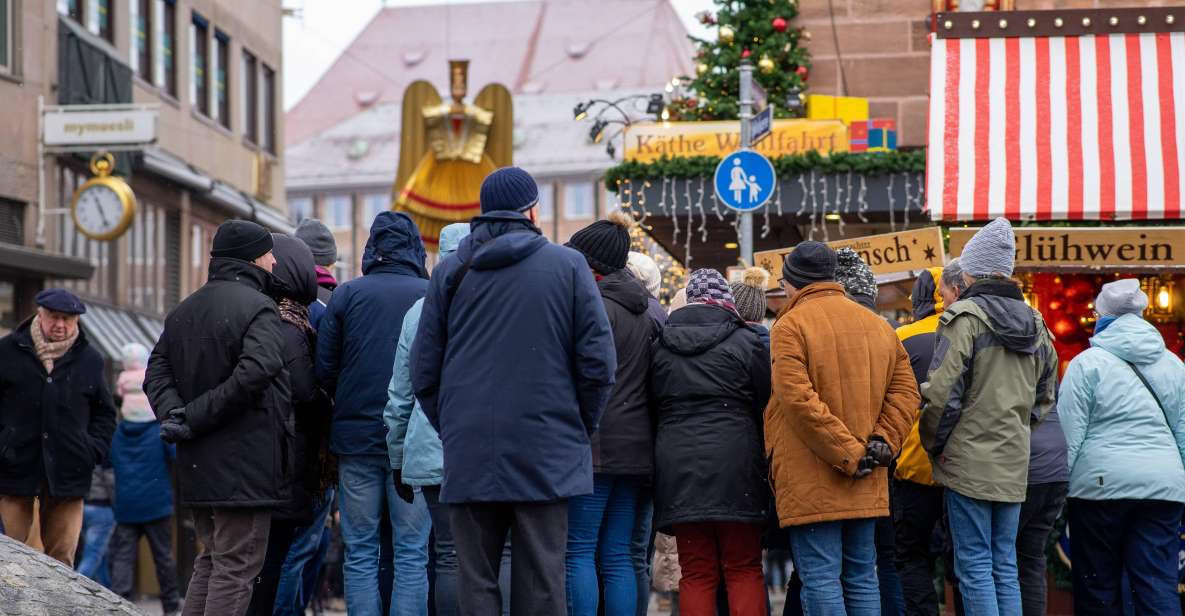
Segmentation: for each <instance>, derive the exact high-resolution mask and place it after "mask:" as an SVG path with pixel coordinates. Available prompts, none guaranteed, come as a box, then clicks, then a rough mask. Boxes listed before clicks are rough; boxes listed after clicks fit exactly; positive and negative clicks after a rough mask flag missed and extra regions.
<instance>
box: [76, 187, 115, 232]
mask: <svg viewBox="0 0 1185 616" xmlns="http://www.w3.org/2000/svg"><path fill="white" fill-rule="evenodd" d="M75 216H76V217H77V219H78V224H79V225H80V226H81V227H82V228H83V229H84V230H86V231H87V232H89V233H91V234H93V235H105V234H108V233H111V232H112V231H114V230H115V228H116V227H117V226H119V222H120V220H122V219H123V202H122V201H120V199H119V195H117V194H116V193H115V191H114V190H111V189H110V188H109V187H107V186H103V185H102V184H98V185H95V186H91V187H90V188H87V189H86V191H85V192H83V193H82V194H81V195H79V196H78V205H77V207H76V209H75Z"/></svg>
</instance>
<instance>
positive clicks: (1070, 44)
mask: <svg viewBox="0 0 1185 616" xmlns="http://www.w3.org/2000/svg"><path fill="white" fill-rule="evenodd" d="M1165 11H1167V9H1149V10H1148V11H1146V13H1147V15H1145V14H1144V13H1141V14H1140V15H1138V16H1136V15H1134V14H1133V13H1132V12H1131V11H1130V10H1124V11H1122V12H1120V13H1116V12H1115V11H1112V12H1110V14H1108V12H1107V11H1048V12H1040V13H1038V12H1026V13H1024V14H1020V15H1017V16H1016V17H1004V18H1001V16H1002V15H1003V16H1008V15H1009V13H979V14H977V15H980V16H983V17H980V18H976V17H974V16H970V17H969V16H968V14H940V15H938V16H937V18H936V23H937V24H939V25H938V28H937V34H936V36H935V37H934V38H933V46H932V51H931V77H930V79H931V80H930V133H929V152H930V157H929V160H930V162H929V165H928V169H927V176H928V177H927V194H928V197H929V199H928V204H929V209H930V214H931V217H932V218H933V219H935V220H988V219H991V218H995V217H997V216H1004V217H1006V218H1009V219H1012V220H1155V219H1178V218H1181V217H1182V212H1183V209H1182V208H1183V205H1185V204H1183V202H1182V196H1183V195H1185V151H1183V150H1185V32H1182V31H1180V30H1181V27H1180V23H1185V9H1181V10H1177V11H1176V12H1177V13H1180V15H1179V16H1172V14H1171V13H1167V12H1165ZM1039 14H1040V15H1041V16H1042V18H1043V19H1044V20H1045V21H1046V23H1047V24H1050V25H1053V27H1055V28H1058V29H1060V28H1062V27H1063V24H1067V23H1070V22H1072V23H1073V24H1074V25H1075V27H1074V28H1072V29H1071V28H1068V27H1067V28H1066V30H1067V31H1066V32H1065V34H1066V35H1063V36H1045V35H1040V36H1025V35H1024V34H1025V31H1024V25H1025V23H1027V24H1028V27H1029V28H1030V29H1034V30H1033V31H1035V32H1041V33H1042V34H1053V33H1052V32H1049V25H1046V27H1045V28H1041V29H1036V28H1034V25H1035V24H1037V23H1038V22H1037V19H1038V18H1037V17H1034V15H1039ZM1052 14H1056V15H1057V16H1058V17H1056V18H1055V17H1053V16H1052ZM1120 16H1122V17H1120ZM952 19H959V20H961V21H960V22H958V23H954V22H952ZM1009 19H1010V20H1011V21H1013V22H1014V23H1015V24H1016V26H1017V28H1016V29H1017V30H1019V32H1017V34H1021V36H999V35H998V34H997V35H994V36H993V29H1003V28H1006V27H1012V26H1009V25H1008V21H1007V20H1009ZM1055 19H1056V22H1055ZM1121 19H1122V22H1121ZM968 20H971V21H970V22H969V21H968ZM981 20H982V21H981ZM989 20H990V21H989ZM997 20H998V21H997ZM1150 20H1157V22H1156V23H1157V24H1159V27H1156V28H1153V27H1150V26H1149V27H1147V28H1145V29H1144V30H1143V31H1141V30H1140V28H1141V27H1143V26H1145V24H1150V23H1151V21H1150ZM968 23H970V24H972V26H971V27H972V28H974V29H975V30H976V31H977V32H976V33H975V34H970V33H968V32H967V27H968V26H967V24H968ZM997 24H998V25H997ZM1123 25H1130V26H1132V27H1129V28H1127V29H1126V30H1125V28H1123V27H1121V26H1123ZM944 30H948V31H949V30H954V31H955V32H954V33H953V34H958V36H953V35H951V34H950V33H948V34H947V35H945V36H944ZM1131 30H1136V31H1131ZM1166 30H1167V31H1166ZM1173 30H1176V31H1173ZM1079 31H1081V32H1079Z"/></svg>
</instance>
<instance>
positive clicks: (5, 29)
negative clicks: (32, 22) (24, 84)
mask: <svg viewBox="0 0 1185 616" xmlns="http://www.w3.org/2000/svg"><path fill="white" fill-rule="evenodd" d="M12 13H13V11H12V0H0V74H4V75H11V74H12V73H13V72H15V71H13V64H14V62H13V58H12V56H13V51H14V50H15V48H16V45H15V44H13V38H15V36H14V35H15V33H16V26H15V25H14V24H15V22H16V20H15V19H13V17H14V16H13V14H12Z"/></svg>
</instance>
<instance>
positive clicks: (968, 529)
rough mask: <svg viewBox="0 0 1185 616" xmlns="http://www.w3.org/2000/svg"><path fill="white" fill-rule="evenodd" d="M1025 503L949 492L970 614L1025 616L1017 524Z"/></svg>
mask: <svg viewBox="0 0 1185 616" xmlns="http://www.w3.org/2000/svg"><path fill="white" fill-rule="evenodd" d="M1020 506H1021V504H1020V503H996V502H991V501H983V500H979V499H975V498H969V497H966V496H963V495H962V494H959V493H958V492H955V491H954V490H947V491H946V511H947V517H948V518H950V535H951V541H952V542H953V543H954V552H955V575H956V576H957V577H958V578H959V590H960V591H961V592H962V594H963V610H964V612H965V613H966V615H967V616H1020V614H1021V609H1020V582H1019V578H1018V573H1017V569H1016V528H1017V526H1018V525H1019V524H1020Z"/></svg>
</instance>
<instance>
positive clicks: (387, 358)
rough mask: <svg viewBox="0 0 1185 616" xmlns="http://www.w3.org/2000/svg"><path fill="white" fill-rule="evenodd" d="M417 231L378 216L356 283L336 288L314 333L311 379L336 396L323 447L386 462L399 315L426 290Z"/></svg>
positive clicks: (391, 215) (392, 215)
mask: <svg viewBox="0 0 1185 616" xmlns="http://www.w3.org/2000/svg"><path fill="white" fill-rule="evenodd" d="M425 257H426V255H425V253H424V243H423V241H422V240H421V239H420V230H419V229H418V228H417V227H416V224H415V223H414V222H412V220H411V218H409V217H408V216H407V214H403V213H397V212H382V213H380V214H379V215H378V216H375V219H374V224H372V225H371V227H370V239H368V240H367V241H366V250H365V251H364V252H363V253H362V277H361V278H355V279H353V280H351V281H349V282H346V283H345V284H343V285H341V286H340V287H338V288H337V289H336V290H334V292H333V297H331V298H330V299H329V306H328V307H327V308H326V310H325V314H324V316H322V317H321V322H320V323H319V324H318V327H317V378H318V379H320V381H321V384H322V386H323V387H324V388H325V391H326V392H328V393H329V394H330V395H332V396H334V409H333V427H332V429H331V430H330V440H329V448H330V450H331V451H332V452H333V453H335V454H338V455H362V454H366V455H381V456H386V455H387V427H386V425H385V424H383V408H384V407H385V406H386V405H387V383H389V382H390V381H391V366H392V365H393V364H394V362H395V347H396V345H397V344H398V342H399V331H400V329H401V328H402V326H403V315H405V314H407V309H408V308H411V306H412V304H414V303H416V300H418V299H420V298H421V297H424V292H425V291H427V289H428V280H427V279H428V272H427V270H425V269H424V259H425Z"/></svg>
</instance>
